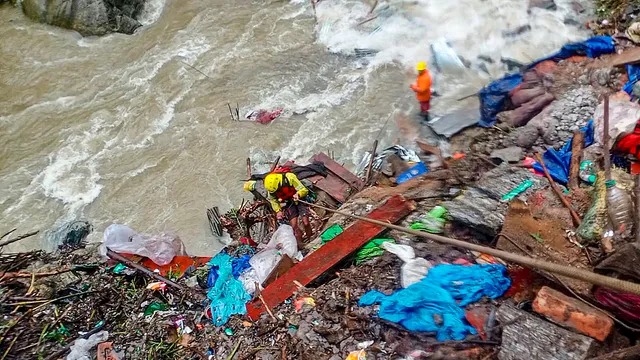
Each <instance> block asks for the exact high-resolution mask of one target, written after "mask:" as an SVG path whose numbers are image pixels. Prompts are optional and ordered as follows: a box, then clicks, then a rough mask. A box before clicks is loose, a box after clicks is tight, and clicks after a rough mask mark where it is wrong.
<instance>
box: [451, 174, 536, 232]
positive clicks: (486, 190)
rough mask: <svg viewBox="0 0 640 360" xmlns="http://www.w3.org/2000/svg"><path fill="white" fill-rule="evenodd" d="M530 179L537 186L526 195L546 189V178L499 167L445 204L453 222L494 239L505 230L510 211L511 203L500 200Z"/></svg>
mask: <svg viewBox="0 0 640 360" xmlns="http://www.w3.org/2000/svg"><path fill="white" fill-rule="evenodd" d="M527 179H530V180H531V181H533V182H534V186H532V187H531V188H529V189H528V190H527V191H526V192H525V194H530V193H531V192H532V191H534V190H535V189H539V188H541V187H542V186H543V182H542V179H540V178H537V177H535V176H532V174H531V173H530V172H529V171H528V170H525V169H520V168H517V169H515V168H511V167H509V166H506V165H505V166H498V167H496V168H495V169H493V170H490V171H488V172H486V173H484V174H483V175H482V177H481V178H480V180H478V181H477V182H476V184H475V185H474V186H471V187H470V188H468V189H467V190H466V191H465V192H464V193H463V195H462V196H459V197H457V198H455V199H453V200H450V201H446V202H444V203H443V204H442V205H443V206H444V207H445V208H446V209H447V210H448V211H449V217H450V219H451V220H452V221H454V222H456V223H458V224H461V225H463V226H465V227H467V228H469V229H472V230H474V231H476V232H478V233H480V234H483V235H485V236H487V237H489V238H493V237H495V236H496V234H497V233H498V230H499V229H500V228H501V227H502V224H503V222H504V215H505V214H506V211H507V204H506V203H504V202H501V201H500V200H501V198H502V196H503V195H505V194H506V193H508V192H509V191H511V190H513V189H514V188H515V187H516V186H518V185H520V183H522V182H523V181H524V180H527Z"/></svg>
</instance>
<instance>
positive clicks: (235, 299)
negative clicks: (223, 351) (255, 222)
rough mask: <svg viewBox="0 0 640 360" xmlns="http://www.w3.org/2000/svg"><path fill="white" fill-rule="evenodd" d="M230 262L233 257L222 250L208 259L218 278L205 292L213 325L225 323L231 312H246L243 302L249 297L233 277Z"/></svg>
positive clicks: (240, 283)
mask: <svg viewBox="0 0 640 360" xmlns="http://www.w3.org/2000/svg"><path fill="white" fill-rule="evenodd" d="M232 263H233V258H232V257H231V256H229V255H227V254H225V253H222V252H221V253H219V254H218V255H216V256H215V257H214V258H213V259H211V261H209V265H211V266H212V267H216V268H217V269H218V278H217V280H216V281H215V283H214V285H213V287H212V288H211V289H209V292H208V293H207V297H208V298H209V300H211V305H210V307H211V321H212V322H213V324H214V325H215V326H222V325H224V324H226V323H227V321H229V317H230V316H231V315H233V314H246V313H247V309H246V307H245V304H246V303H247V301H249V300H250V299H251V296H250V295H249V294H248V293H247V292H246V291H245V290H244V287H243V286H242V282H240V281H239V280H237V279H236V278H235V277H234V275H233V266H232Z"/></svg>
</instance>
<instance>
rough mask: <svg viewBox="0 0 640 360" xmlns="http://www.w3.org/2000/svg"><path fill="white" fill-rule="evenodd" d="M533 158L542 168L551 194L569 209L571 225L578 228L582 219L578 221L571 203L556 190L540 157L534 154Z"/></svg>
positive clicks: (554, 183) (556, 187)
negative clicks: (551, 190)
mask: <svg viewBox="0 0 640 360" xmlns="http://www.w3.org/2000/svg"><path fill="white" fill-rule="evenodd" d="M535 157H536V160H537V161H538V163H540V166H542V171H543V172H544V176H546V177H547V180H549V185H551V189H553V192H554V193H556V195H557V196H558V198H559V199H560V202H561V203H562V204H563V205H564V206H565V207H566V208H567V209H569V214H571V218H572V219H573V225H575V226H576V227H578V226H580V223H582V219H580V216H579V215H578V213H577V212H576V211H575V210H574V209H573V206H571V203H570V202H569V200H567V199H566V198H565V197H564V195H563V194H562V191H561V190H560V188H558V185H556V182H555V181H553V178H551V175H549V170H547V166H546V165H545V164H544V160H543V159H542V156H540V154H539V153H536V156H535Z"/></svg>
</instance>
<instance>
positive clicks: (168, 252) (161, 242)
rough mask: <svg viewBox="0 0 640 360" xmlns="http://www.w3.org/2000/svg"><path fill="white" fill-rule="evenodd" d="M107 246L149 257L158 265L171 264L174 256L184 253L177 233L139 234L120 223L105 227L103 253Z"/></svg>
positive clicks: (116, 250) (118, 250) (117, 250)
mask: <svg viewBox="0 0 640 360" xmlns="http://www.w3.org/2000/svg"><path fill="white" fill-rule="evenodd" d="M107 248H109V249H111V250H112V251H115V252H123V253H129V254H136V255H140V256H144V257H148V258H149V259H151V260H153V262H155V263H156V264H158V265H166V264H169V263H170V262H171V260H173V257H174V256H176V255H184V245H183V244H182V240H180V238H178V237H177V236H175V235H168V234H160V235H146V234H138V233H136V232H135V231H134V230H132V229H131V228H130V227H128V226H125V225H119V224H112V225H109V226H108V227H107V228H106V229H105V231H104V242H103V243H102V247H101V252H102V254H103V255H104V254H106V249H107Z"/></svg>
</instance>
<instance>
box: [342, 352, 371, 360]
mask: <svg viewBox="0 0 640 360" xmlns="http://www.w3.org/2000/svg"><path fill="white" fill-rule="evenodd" d="M345 360H367V353H366V352H365V351H364V350H358V351H352V352H350V353H349V355H348V356H347V358H346V359H345Z"/></svg>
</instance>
